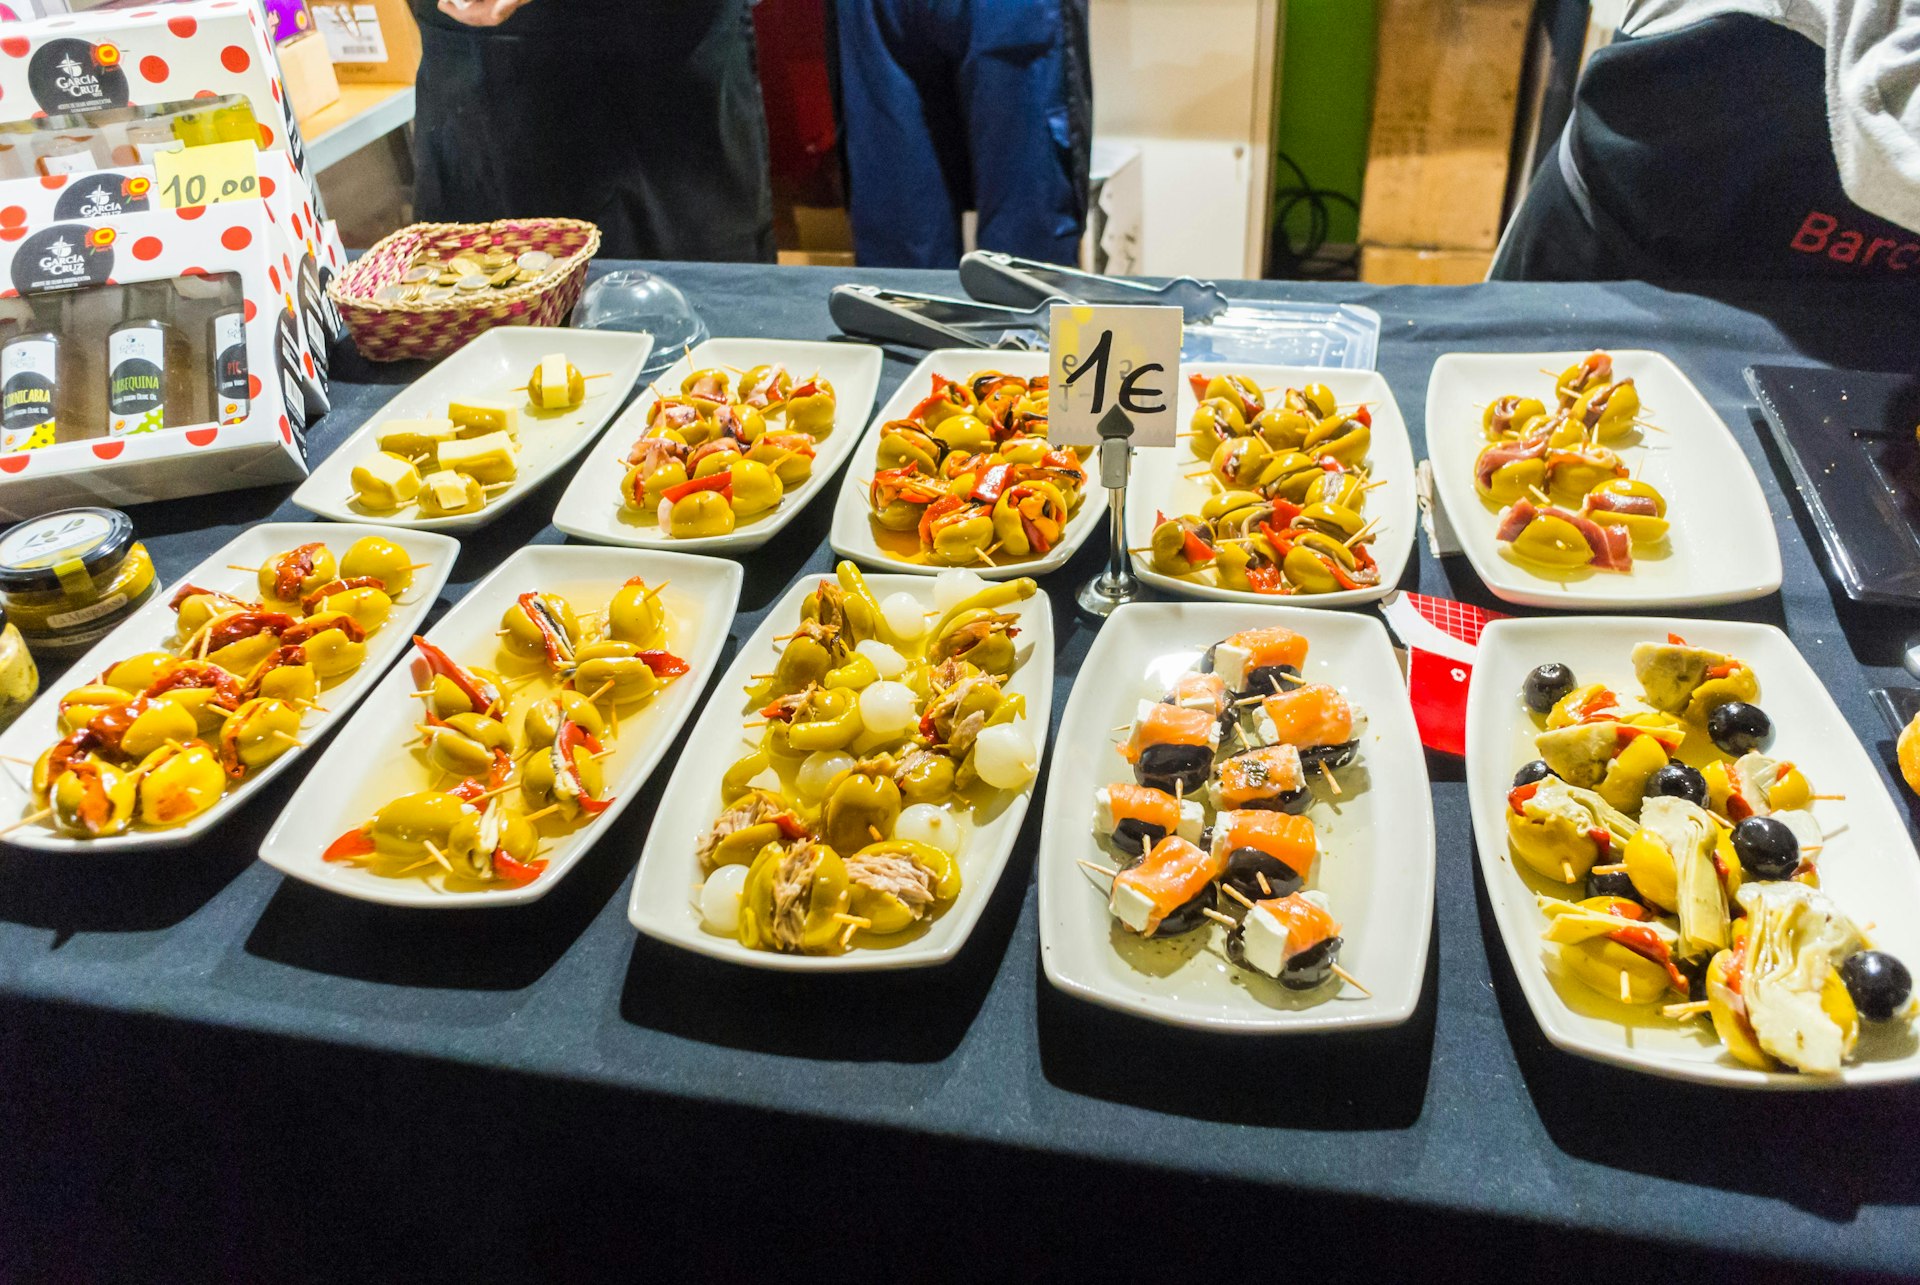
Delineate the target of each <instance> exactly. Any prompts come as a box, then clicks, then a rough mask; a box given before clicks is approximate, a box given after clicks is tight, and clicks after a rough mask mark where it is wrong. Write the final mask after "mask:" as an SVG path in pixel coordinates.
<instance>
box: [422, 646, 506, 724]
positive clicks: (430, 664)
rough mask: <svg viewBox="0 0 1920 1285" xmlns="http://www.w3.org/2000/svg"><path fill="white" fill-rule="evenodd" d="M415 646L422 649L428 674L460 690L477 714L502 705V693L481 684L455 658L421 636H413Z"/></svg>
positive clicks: (485, 684)
mask: <svg viewBox="0 0 1920 1285" xmlns="http://www.w3.org/2000/svg"><path fill="white" fill-rule="evenodd" d="M413 645H414V646H415V647H418V648H419V649H420V659H422V660H424V661H425V662H426V663H427V672H428V673H429V674H432V675H433V676H434V677H436V678H444V679H446V680H447V681H448V682H450V683H452V684H453V685H454V686H455V687H457V688H459V689H460V694H461V695H462V696H465V697H466V698H467V703H468V704H469V705H471V706H473V709H474V712H475V713H478V714H485V713H489V712H490V711H492V709H493V707H494V706H495V705H498V704H499V703H500V693H499V692H497V691H495V690H494V689H493V687H492V685H491V684H488V683H484V682H481V681H480V680H479V679H478V678H475V677H474V676H473V675H472V674H469V673H468V672H467V671H466V670H464V669H462V668H461V667H460V665H459V664H458V663H457V662H456V661H455V660H454V659H453V657H451V656H449V655H447V653H446V652H444V651H441V650H440V649H439V648H438V647H436V646H434V645H433V644H432V643H430V642H428V641H427V640H426V639H424V638H422V637H421V636H420V635H419V634H415V635H414V636H413Z"/></svg>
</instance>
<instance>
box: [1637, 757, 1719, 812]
mask: <svg viewBox="0 0 1920 1285" xmlns="http://www.w3.org/2000/svg"><path fill="white" fill-rule="evenodd" d="M1643 795H1644V797H1646V798H1649V799H1663V798H1665V799H1685V800H1686V801H1687V802H1689V803H1691V804H1693V805H1694V806H1696V807H1702V808H1704V807H1706V806H1707V778H1706V777H1704V776H1701V775H1700V773H1699V771H1698V770H1697V769H1695V768H1690V767H1688V766H1687V765H1686V764H1685V763H1669V764H1667V765H1666V766H1665V767H1661V768H1655V769H1654V773H1653V775H1652V776H1650V777H1648V778H1647V788H1646V790H1645V791H1644V792H1643Z"/></svg>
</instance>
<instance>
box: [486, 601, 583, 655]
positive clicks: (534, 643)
mask: <svg viewBox="0 0 1920 1285" xmlns="http://www.w3.org/2000/svg"><path fill="white" fill-rule="evenodd" d="M535 597H536V598H537V599H538V601H539V603H540V604H542V605H543V606H544V607H545V609H546V615H547V619H548V621H550V622H551V623H552V624H553V625H554V626H555V627H556V628H558V629H559V631H560V635H561V637H562V638H563V639H564V640H565V647H566V650H567V651H571V650H573V648H574V647H576V646H578V645H579V642H580V619H579V617H577V616H575V615H574V614H573V605H572V604H571V603H569V602H568V601H567V600H566V599H565V598H562V597H561V596H560V595H559V594H557V593H542V594H537V595H535ZM535 610H539V608H538V607H536V608H535ZM500 628H501V631H502V633H501V638H500V642H501V645H502V646H504V647H505V648H506V649H507V650H508V651H510V652H513V653H514V654H515V655H518V656H525V657H527V658H528V659H533V660H539V659H544V658H545V656H546V654H547V636H546V634H545V633H544V632H542V631H541V628H540V624H539V622H538V621H536V620H534V619H533V617H532V616H530V615H528V614H527V608H526V607H524V606H522V605H521V604H520V602H519V601H518V600H516V601H515V602H514V603H513V604H512V605H511V606H509V607H508V608H507V609H506V611H505V612H503V613H502V614H501V616H500ZM563 654H564V653H563Z"/></svg>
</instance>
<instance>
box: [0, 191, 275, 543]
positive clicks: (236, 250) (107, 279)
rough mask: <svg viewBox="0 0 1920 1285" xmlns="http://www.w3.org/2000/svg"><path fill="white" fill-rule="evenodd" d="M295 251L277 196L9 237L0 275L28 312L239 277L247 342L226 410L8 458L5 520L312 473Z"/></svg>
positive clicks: (4, 458)
mask: <svg viewBox="0 0 1920 1285" xmlns="http://www.w3.org/2000/svg"><path fill="white" fill-rule="evenodd" d="M286 253H287V252H286V251H285V250H284V248H283V246H282V244H281V239H280V238H279V236H278V235H277V234H276V233H275V231H274V229H273V225H272V223H271V222H270V221H269V217H268V212H267V204H266V202H264V201H233V202H228V203H224V204H220V205H211V206H205V207H200V208H195V209H186V210H172V209H153V210H146V211H140V212H132V213H126V214H123V215H120V216H118V217H114V218H108V219H98V220H73V221H60V222H53V223H49V224H46V225H44V226H41V227H36V228H33V229H30V230H29V231H28V234H27V235H25V236H23V237H21V238H19V239H17V240H7V241H0V281H5V282H6V283H7V285H6V287H5V288H4V289H0V303H5V304H7V306H9V307H12V308H14V309H16V310H21V309H22V308H23V301H30V302H31V303H32V304H34V305H37V306H38V307H39V308H40V309H41V310H43V311H44V310H47V309H52V308H58V309H61V310H62V315H68V314H67V311H66V310H69V309H71V310H75V311H77V310H78V309H79V308H80V306H81V305H82V304H83V303H86V302H89V301H91V302H93V303H96V304H100V305H102V306H101V307H96V308H94V309H93V310H94V311H96V312H99V311H103V310H111V308H112V307H113V305H114V300H113V299H112V298H109V297H107V294H106V293H105V292H107V291H112V290H116V289H124V288H125V287H129V286H136V287H137V286H138V285H139V284H141V283H144V282H168V281H173V280H175V279H176V278H202V279H207V280H209V281H213V282H217V281H219V280H220V279H221V278H222V277H223V276H224V275H225V274H229V273H230V274H233V279H234V280H235V281H236V282H237V285H238V290H237V297H238V301H237V303H236V305H235V306H237V307H239V308H240V309H241V317H242V319H243V320H242V322H241V340H240V344H239V345H238V346H237V348H236V350H235V351H233V352H232V353H231V361H230V362H229V363H228V364H226V365H225V366H224V368H223V369H224V371H225V377H227V378H228V379H229V386H230V387H231V388H233V389H235V390H237V391H235V392H228V391H225V390H224V389H223V390H222V392H221V397H220V400H219V402H218V403H217V408H218V409H217V414H218V418H216V419H214V420H212V421H209V422H206V423H199V424H183V425H168V426H167V427H164V428H157V429H151V430H148V431H132V432H129V433H127V434H126V435H124V436H118V437H110V436H91V437H88V438H83V439H80V440H68V441H57V442H55V443H53V444H50V445H43V446H37V447H34V448H31V449H20V450H15V451H12V452H10V453H6V454H0V518H5V519H19V518H26V517H32V516H34V515H36V514H40V513H47V512H51V511H52V510H54V509H59V508H66V507H68V506H71V505H75V504H89V503H105V504H113V505H125V504H137V503H143V502H145V501H148V500H163V499H174V498H178V497H181V496H188V495H202V494H206V493H208V492H212V491H224V490H232V489H235V488H238V487H247V486H261V485H266V484H268V483H273V482H286V481H293V480H297V479H298V478H301V477H304V476H305V475H306V437H305V430H306V410H305V405H304V401H305V398H304V395H303V391H302V388H301V374H300V368H301V365H302V360H301V359H302V354H303V348H304V343H303V340H302V338H301V327H300V325H299V322H298V321H297V320H296V319H295V317H294V315H293V312H292V310H291V308H290V307H288V306H287V304H286V302H285V298H286V296H285V292H284V291H283V290H281V289H279V288H277V287H276V286H275V284H274V278H275V277H276V275H278V274H279V273H280V272H281V267H282V263H283V259H282V256H283V255H284V254H286ZM282 280H284V278H282ZM90 296H97V298H92V299H91V300H90ZM96 328H97V323H96ZM209 351H210V350H206V349H203V350H202V355H203V356H204V355H209ZM98 366H99V363H98V362H95V371H96V373H97V369H98ZM236 398H237V399H238V400H235V399H236ZM229 417H231V418H229ZM221 420H226V421H227V422H221ZM104 427H105V425H104V424H102V425H101V426H100V429H101V430H104ZM85 428H86V431H89V432H93V431H95V429H94V426H93V425H91V424H88V425H86V426H85Z"/></svg>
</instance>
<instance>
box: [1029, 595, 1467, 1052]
mask: <svg viewBox="0 0 1920 1285" xmlns="http://www.w3.org/2000/svg"><path fill="white" fill-rule="evenodd" d="M1271 625H1284V626H1286V627H1287V628H1289V629H1292V630H1294V631H1295V632H1297V633H1300V634H1303V635H1305V636H1306V638H1307V639H1308V640H1309V642H1310V643H1311V644H1312V648H1311V650H1310V651H1309V652H1308V653H1307V665H1306V676H1307V677H1308V678H1310V679H1312V680H1314V681H1315V682H1322V683H1330V684H1332V685H1333V686H1335V687H1339V688H1341V689H1343V690H1344V691H1345V692H1346V693H1347V694H1348V696H1350V697H1351V698H1352V700H1353V702H1354V704H1355V705H1356V706H1358V707H1359V708H1360V709H1361V710H1362V711H1363V712H1364V713H1365V714H1366V718H1367V726H1366V731H1365V732H1364V733H1363V734H1362V737H1361V745H1360V757H1359V758H1358V759H1357V760H1356V761H1355V764H1354V766H1351V767H1347V768H1344V769H1342V770H1341V772H1340V782H1341V789H1342V791H1343V793H1341V794H1340V795H1338V796H1335V795H1332V794H1329V793H1328V792H1327V790H1326V788H1325V786H1324V785H1323V784H1317V785H1315V786H1314V794H1315V796H1316V797H1317V799H1318V802H1316V803H1315V804H1314V806H1313V809H1312V811H1311V812H1310V813H1309V815H1310V816H1312V817H1313V819H1314V823H1315V825H1316V826H1317V828H1318V829H1319V832H1320V849H1321V850H1320V868H1319V873H1318V874H1317V875H1316V876H1315V879H1314V883H1313V886H1314V887H1316V888H1319V889H1321V890H1323V891H1324V892H1326V894H1327V896H1328V897H1329V898H1330V900H1331V903H1332V910H1333V917H1334V918H1335V919H1337V920H1339V921H1340V924H1341V934H1340V935H1341V936H1342V937H1344V938H1345V939H1346V940H1345V944H1344V945H1343V946H1342V948H1341V951H1340V963H1341V964H1342V965H1343V966H1344V967H1345V968H1346V969H1347V970H1348V971H1349V972H1351V973H1352V974H1353V975H1354V976H1355V977H1358V978H1359V979H1360V980H1361V981H1362V982H1364V983H1366V985H1367V986H1368V988H1369V989H1371V990H1372V991H1373V995H1372V996H1371V997H1368V996H1364V995H1361V994H1360V993H1359V992H1358V991H1355V990H1353V989H1352V988H1351V987H1346V988H1343V989H1342V990H1341V992H1340V993H1339V994H1337V995H1335V996H1334V997H1332V998H1321V997H1320V996H1319V994H1318V993H1317V992H1316V994H1315V996H1314V997H1312V998H1305V999H1303V998H1301V997H1300V996H1299V995H1297V994H1296V993H1295V992H1292V991H1288V990H1286V989H1285V988H1284V987H1282V986H1281V985H1280V984H1279V983H1278V982H1272V981H1269V980H1267V979H1265V978H1261V977H1257V976H1255V975H1253V974H1251V973H1248V972H1247V971H1246V970H1244V969H1240V968H1237V967H1235V966H1234V965H1232V964H1229V963H1228V962H1227V961H1226V958H1225V957H1224V956H1223V955H1221V954H1220V949H1219V944H1218V943H1219V938H1220V931H1219V930H1218V929H1216V928H1208V929H1206V930H1205V931H1204V932H1195V933H1191V934H1188V935H1186V936H1185V937H1180V938H1174V939H1169V940H1168V941H1165V942H1148V941H1142V940H1139V939H1137V938H1133V937H1131V936H1127V935H1125V934H1124V933H1123V930H1120V929H1117V928H1115V926H1114V922H1113V918H1112V917H1111V916H1110V915H1109V914H1108V913H1107V894H1106V889H1105V888H1103V887H1101V886H1100V885H1099V883H1098V882H1096V881H1095V880H1094V878H1093V876H1092V875H1091V874H1089V873H1088V872H1087V871H1086V870H1084V869H1082V868H1081V867H1080V866H1079V865H1078V864H1077V862H1078V860H1079V859H1080V858H1083V857H1084V858H1087V859H1089V860H1095V861H1101V862H1103V863H1104V862H1107V861H1108V860H1109V859H1110V858H1109V856H1108V854H1107V853H1106V851H1105V850H1104V849H1103V848H1102V847H1101V846H1100V844H1099V842H1098V841H1097V840H1096V839H1095V838H1094V834H1093V792H1094V791H1095V790H1096V789H1098V788H1099V787H1100V786H1102V785H1110V784H1112V783H1113V782H1115V781H1131V780H1132V769H1131V768H1129V767H1128V766H1127V763H1126V760H1124V759H1122V758H1121V757H1120V753H1119V751H1118V750H1117V749H1116V748H1115V746H1114V741H1115V739H1116V736H1117V734H1116V733H1115V732H1114V731H1113V730H1112V729H1113V728H1115V727H1117V726H1119V725H1120V724H1122V723H1131V722H1132V721H1133V716H1134V711H1135V708H1136V707H1137V705H1138V703H1139V702H1140V701H1141V700H1158V699H1159V698H1160V697H1161V696H1162V695H1163V694H1164V693H1165V692H1166V689H1167V687H1168V686H1169V685H1171V683H1172V680H1173V679H1174V678H1176V677H1178V676H1179V675H1180V674H1183V673H1185V672H1187V670H1188V669H1190V668H1191V667H1192V665H1193V663H1194V662H1195V661H1197V660H1198V659H1199V658H1200V654H1201V653H1202V652H1204V651H1205V650H1206V649H1207V648H1208V647H1209V646H1211V645H1212V644H1214V643H1216V642H1218V641H1220V640H1221V639H1222V638H1225V637H1226V636H1227V635H1228V634H1231V633H1235V632H1237V631H1239V630H1242V629H1259V628H1265V627H1268V626H1271ZM1039 862H1040V866H1039V874H1038V880H1039V885H1040V959H1041V962H1042V963H1043V964H1044V965H1045V966H1046V970H1047V980H1048V981H1050V982H1052V983H1053V984H1054V985H1055V986H1058V987H1059V988H1060V989H1061V990H1063V991H1066V992H1067V993H1068V994H1070V995H1077V996H1079V997H1080V998H1081V999H1084V1000H1088V1001H1091V1002H1092V1003H1095V1004H1100V1005H1104V1006H1105V1007H1107V1008H1114V1009H1119V1010H1120V1011H1121V1012H1123V1013H1132V1014H1134V1015H1135V1016H1137V1017H1144V1018H1149V1019H1151V1020H1153V1021H1156V1022H1165V1023H1167V1024H1168V1025H1170V1026H1185V1027H1191V1028H1193V1029H1196V1030H1209V1031H1222V1032H1226V1033H1229V1034H1241V1035H1274V1034H1297V1033H1304V1032H1308V1031H1336V1030H1338V1031H1351V1030H1363V1029H1365V1028H1368V1027H1377V1026H1395V1025H1398V1024H1399V1023H1401V1022H1404V1021H1406V1020H1407V1018H1408V1017H1409V1016H1411V1015H1412V1013H1413V1010H1414V1006H1415V1005H1416V1004H1418V1003H1419V1000H1420V988H1421V986H1422V984H1423V983H1424V981H1425V979H1426V973H1427V937H1428V934H1429V932H1430V931H1431V929H1432V924H1433V879H1434V847H1433V808H1432V805H1431V803H1430V800H1429V791H1428V786H1427V763H1426V757H1425V754H1424V752H1423V751H1422V750H1421V748H1420V737H1419V733H1418V732H1417V731H1416V730H1415V728H1414V725H1413V711H1412V709H1411V707H1410V706H1409V705H1408V704H1407V688H1406V683H1405V681H1404V680H1403V679H1402V678H1401V677H1400V666H1399V663H1398V662H1397V661H1396V660H1395V659H1394V655H1393V644H1392V643H1391V642H1390V641H1389V639H1388V637H1387V631H1386V629H1385V627H1384V626H1382V625H1381V623H1380V622H1379V621H1378V620H1375V619H1374V618H1373V617H1372V616H1362V615H1352V616H1348V615H1339V614H1336V613H1332V612H1324V611H1308V610H1303V609H1301V608H1298V607H1291V606H1288V607H1276V606H1273V605H1271V604H1263V605H1258V606H1255V605H1251V604H1248V605H1242V604H1238V603H1191V602H1151V603H1133V604H1130V605H1128V606H1124V607H1122V608H1120V609H1119V610H1118V611H1116V612H1114V614H1113V615H1112V616H1110V617H1108V619H1107V623H1106V624H1105V625H1104V626H1103V627H1102V628H1101V630H1100V636H1099V637H1097V638H1095V639H1094V641H1093V646H1092V648H1091V649H1089V651H1088V652H1087V658H1086V660H1085V661H1083V662H1082V663H1081V666H1080V676H1079V678H1078V679H1077V680H1076V681H1075V682H1074V685H1073V695H1072V696H1071V697H1069V698H1068V700H1067V709H1066V713H1065V714H1063V715H1061V718H1060V740H1059V745H1058V746H1057V747H1056V749H1055V751H1054V755H1053V778H1052V780H1051V781H1050V782H1049V783H1048V786H1047V824H1046V827H1045V829H1044V831H1043V832H1042V834H1041V837H1040V858H1039Z"/></svg>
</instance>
